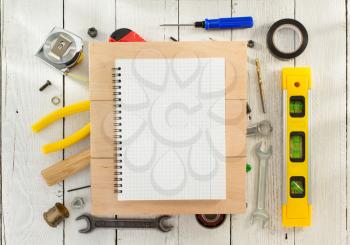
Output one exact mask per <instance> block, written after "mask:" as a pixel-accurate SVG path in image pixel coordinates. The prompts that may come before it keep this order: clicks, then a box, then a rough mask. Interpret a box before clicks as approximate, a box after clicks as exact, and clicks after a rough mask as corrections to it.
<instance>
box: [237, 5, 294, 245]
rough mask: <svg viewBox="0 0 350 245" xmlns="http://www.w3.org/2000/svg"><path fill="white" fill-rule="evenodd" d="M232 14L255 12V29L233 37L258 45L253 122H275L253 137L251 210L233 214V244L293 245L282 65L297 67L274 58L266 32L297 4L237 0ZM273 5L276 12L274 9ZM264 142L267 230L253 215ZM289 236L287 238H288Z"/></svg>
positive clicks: (251, 52) (252, 78)
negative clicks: (285, 212)
mask: <svg viewBox="0 0 350 245" xmlns="http://www.w3.org/2000/svg"><path fill="white" fill-rule="evenodd" d="M232 6H233V9H232V14H233V15H234V16H242V15H252V16H253V17H254V28H253V29H251V30H244V31H241V32H236V31H233V33H232V38H233V39H244V40H249V39H251V40H254V41H255V47H254V48H253V49H248V62H249V81H248V97H249V104H250V106H251V108H252V120H251V123H256V122H259V121H261V120H263V119H267V120H269V121H271V123H272V125H273V130H274V131H273V134H272V135H271V136H270V137H268V138H264V137H258V138H254V137H253V138H249V139H248V142H247V147H248V162H249V163H251V164H252V171H251V172H250V173H248V178H247V205H248V208H247V211H246V213H244V214H242V215H235V216H233V217H232V228H231V229H232V230H231V232H232V236H231V240H232V244H237V243H238V242H242V243H243V244H273V243H275V244H293V242H294V232H293V230H286V229H283V228H282V225H281V186H282V182H281V181H282V175H281V173H282V172H281V164H282V163H281V161H282V131H281V130H282V127H281V126H282V108H281V104H282V97H281V95H282V90H281V81H280V80H281V78H280V77H281V73H280V71H281V68H282V67H284V66H293V62H292V61H283V62H282V61H279V60H277V59H276V58H274V57H272V56H271V54H270V53H269V51H268V50H267V47H266V34H267V31H268V28H269V26H270V25H272V23H273V22H275V21H277V20H279V19H281V18H287V17H293V13H294V3H293V1H290V0H284V1H273V0H270V1H260V0H254V1H243V0H238V1H233V4H232ZM271 8H273V9H274V11H270V10H271ZM256 58H258V59H260V63H261V70H262V78H263V86H264V91H265V98H266V100H265V101H266V107H267V113H266V114H263V113H262V107H261V102H260V96H259V87H258V83H257V76H256V66H255V59H256ZM260 141H263V144H264V145H265V147H267V146H268V145H270V144H272V146H273V155H272V157H271V158H270V161H269V169H268V177H267V189H266V209H267V211H268V213H269V215H270V221H269V222H268V225H267V227H266V228H265V229H262V228H261V223H259V222H256V223H255V224H254V225H251V214H252V212H253V211H254V210H255V208H256V200H257V189H258V183H257V182H258V174H259V162H258V158H257V157H256V154H255V150H254V147H255V145H256V144H257V143H258V142H260ZM286 236H287V239H286Z"/></svg>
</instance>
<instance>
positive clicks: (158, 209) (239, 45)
mask: <svg viewBox="0 0 350 245" xmlns="http://www.w3.org/2000/svg"><path fill="white" fill-rule="evenodd" d="M89 51H90V98H91V157H92V161H91V183H92V202H93V209H92V212H93V213H94V214H98V215H108V214H113V213H115V214H162V213H168V214H194V213H241V212H243V211H244V210H245V176H246V174H245V163H246V145H245V138H246V137H245V131H246V116H245V111H246V108H245V105H246V102H247V101H246V91H245V89H246V86H245V84H246V79H247V73H246V62H245V61H246V45H245V43H243V42H220V43H219V42H185V43H176V42H162V43H159V42H148V43H118V44H106V43H94V44H91V45H90V50H89ZM135 57H137V58H178V57H181V58H183V57H186V58H190V57H191V58H192V57H224V58H225V61H226V62H225V70H226V71H225V78H226V79H225V80H226V91H225V100H226V110H225V111H226V112H225V118H226V175H227V181H226V182H227V183H226V186H227V187H226V189H227V194H226V195H227V199H226V200H219V201H217V200H216V201H118V200H117V198H116V194H114V193H113V191H114V187H113V179H114V178H113V167H114V163H113V149H112V146H113V145H112V139H111V132H113V117H112V112H113V110H112V106H113V104H112V103H113V102H112V99H113V95H112V67H113V64H114V60H115V59H117V58H135Z"/></svg>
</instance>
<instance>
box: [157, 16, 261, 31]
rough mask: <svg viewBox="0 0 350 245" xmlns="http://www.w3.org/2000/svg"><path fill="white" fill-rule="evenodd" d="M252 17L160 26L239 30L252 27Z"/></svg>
mask: <svg viewBox="0 0 350 245" xmlns="http://www.w3.org/2000/svg"><path fill="white" fill-rule="evenodd" d="M253 23H254V22H253V17H251V16H245V17H231V18H219V19H205V20H204V21H196V22H195V23H194V24H162V25H160V26H194V27H198V28H205V29H206V30H209V29H239V28H251V27H253Z"/></svg>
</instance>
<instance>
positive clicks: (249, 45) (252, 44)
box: [247, 40, 255, 48]
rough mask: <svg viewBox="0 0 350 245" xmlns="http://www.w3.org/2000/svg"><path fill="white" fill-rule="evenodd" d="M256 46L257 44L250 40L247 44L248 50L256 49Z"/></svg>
mask: <svg viewBox="0 0 350 245" xmlns="http://www.w3.org/2000/svg"><path fill="white" fill-rule="evenodd" d="M254 46H255V42H254V41H253V40H249V41H248V43H247V47H248V48H254Z"/></svg>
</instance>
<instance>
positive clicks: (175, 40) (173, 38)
mask: <svg viewBox="0 0 350 245" xmlns="http://www.w3.org/2000/svg"><path fill="white" fill-rule="evenodd" d="M170 39H171V40H173V41H174V42H178V40H177V39H176V38H175V37H170Z"/></svg>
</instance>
